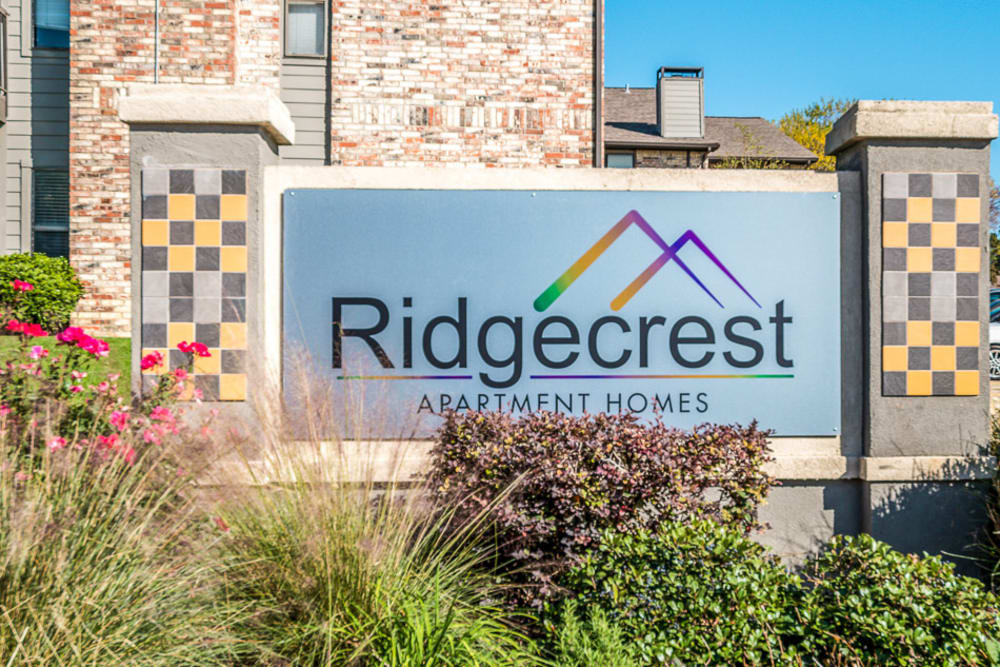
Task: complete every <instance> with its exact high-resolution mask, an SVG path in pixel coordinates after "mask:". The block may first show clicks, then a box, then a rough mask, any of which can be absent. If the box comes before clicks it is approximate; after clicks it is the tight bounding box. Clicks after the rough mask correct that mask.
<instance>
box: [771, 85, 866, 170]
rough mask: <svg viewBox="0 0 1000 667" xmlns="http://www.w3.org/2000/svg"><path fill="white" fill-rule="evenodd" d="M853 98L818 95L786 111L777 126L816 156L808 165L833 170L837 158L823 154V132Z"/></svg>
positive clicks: (824, 138)
mask: <svg viewBox="0 0 1000 667" xmlns="http://www.w3.org/2000/svg"><path fill="white" fill-rule="evenodd" d="M854 102H855V101H854V100H827V99H821V100H820V101H819V102H814V103H812V104H810V105H809V106H807V107H805V108H804V109H794V110H792V111H789V112H788V113H786V114H785V115H784V116H782V117H781V119H780V120H779V121H778V127H780V128H781V131H782V132H784V133H785V134H787V135H788V136H789V137H791V138H792V139H794V140H795V141H797V142H798V143H800V144H802V145H803V146H805V147H806V148H808V149H809V150H811V151H812V152H813V153H815V154H816V155H817V157H819V160H817V161H816V162H815V163H814V164H812V165H811V166H810V167H809V168H810V169H815V170H816V171H834V170H835V169H836V168H837V161H836V159H835V158H834V157H833V156H830V155H827V154H826V151H825V149H826V134H827V132H829V131H830V128H832V127H833V122H834V121H835V120H837V119H838V118H840V116H841V115H842V114H843V113H844V112H845V111H847V109H849V108H850V106H851V105H852V104H854Z"/></svg>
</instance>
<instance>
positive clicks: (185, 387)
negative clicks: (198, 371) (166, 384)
mask: <svg viewBox="0 0 1000 667" xmlns="http://www.w3.org/2000/svg"><path fill="white" fill-rule="evenodd" d="M177 400H178V401H193V400H194V378H191V377H188V379H187V380H185V381H184V382H183V384H182V386H181V390H180V391H179V392H178V393H177Z"/></svg>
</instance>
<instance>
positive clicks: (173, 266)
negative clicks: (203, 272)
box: [167, 245, 194, 271]
mask: <svg viewBox="0 0 1000 667" xmlns="http://www.w3.org/2000/svg"><path fill="white" fill-rule="evenodd" d="M167 269H169V270H170V271H194V246H192V245H173V246H170V248H168V249H167Z"/></svg>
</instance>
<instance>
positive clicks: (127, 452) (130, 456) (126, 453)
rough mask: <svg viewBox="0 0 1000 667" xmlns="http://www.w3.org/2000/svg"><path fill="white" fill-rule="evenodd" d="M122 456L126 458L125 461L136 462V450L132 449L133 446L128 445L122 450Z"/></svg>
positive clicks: (130, 463) (128, 462)
mask: <svg viewBox="0 0 1000 667" xmlns="http://www.w3.org/2000/svg"><path fill="white" fill-rule="evenodd" d="M122 458H124V459H125V463H127V464H129V465H132V464H133V463H135V450H134V449H132V448H131V447H126V448H125V449H124V450H123V451H122Z"/></svg>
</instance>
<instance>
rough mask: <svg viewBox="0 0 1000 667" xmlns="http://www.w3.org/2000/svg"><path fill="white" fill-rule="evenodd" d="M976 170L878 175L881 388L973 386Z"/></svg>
mask: <svg viewBox="0 0 1000 667" xmlns="http://www.w3.org/2000/svg"><path fill="white" fill-rule="evenodd" d="M980 211H981V206H980V195H979V175H978V174H884V175H883V177H882V395H883V396H975V395H978V394H979V373H980V370H979V357H980V352H979V327H980V324H979V283H980V273H979V272H980V270H981V268H982V267H981V263H982V251H981V249H980V246H979V225H980V222H981V221H980Z"/></svg>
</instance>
